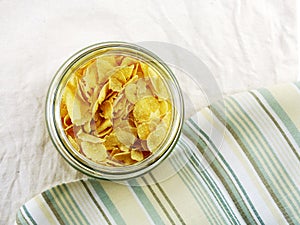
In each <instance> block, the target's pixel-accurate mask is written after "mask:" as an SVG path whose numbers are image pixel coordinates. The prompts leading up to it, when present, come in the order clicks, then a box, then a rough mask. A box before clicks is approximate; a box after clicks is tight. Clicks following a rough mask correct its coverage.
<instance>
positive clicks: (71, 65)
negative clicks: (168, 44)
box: [46, 42, 184, 180]
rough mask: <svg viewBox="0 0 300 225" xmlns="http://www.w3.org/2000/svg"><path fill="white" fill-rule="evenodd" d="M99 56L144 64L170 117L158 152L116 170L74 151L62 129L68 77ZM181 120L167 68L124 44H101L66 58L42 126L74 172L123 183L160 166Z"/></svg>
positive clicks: (145, 52) (148, 54) (181, 110)
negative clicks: (157, 80) (162, 89)
mask: <svg viewBox="0 0 300 225" xmlns="http://www.w3.org/2000/svg"><path fill="white" fill-rule="evenodd" d="M103 54H118V55H123V56H130V57H132V58H136V59H138V60H141V61H144V62H147V64H148V65H150V66H151V67H153V68H154V69H155V70H156V71H157V72H158V73H159V74H160V76H161V78H162V79H163V80H164V82H165V84H166V86H167V87H168V89H169V92H170V96H171V103H172V106H173V110H172V111H173V116H172V120H171V123H170V129H169V131H168V133H167V134H166V138H165V139H164V141H163V142H162V143H161V145H160V146H159V149H158V150H157V151H155V153H153V154H152V155H150V156H149V157H147V158H145V159H144V160H142V161H141V162H138V163H136V164H133V165H126V166H125V165H124V166H120V167H113V166H105V165H102V164H99V163H96V162H94V161H92V160H90V159H88V158H87V157H85V156H84V155H82V154H80V153H79V152H78V151H77V150H75V149H74V147H73V146H72V144H71V143H70V142H69V140H68V138H67V136H66V134H65V132H64V130H63V126H62V121H61V116H60V103H61V98H62V93H63V90H64V88H65V86H66V84H67V82H68V80H69V78H70V76H71V75H72V71H74V70H75V69H76V68H78V67H80V66H82V65H84V64H85V63H86V62H87V61H89V60H91V59H93V58H95V57H97V56H101V55H103ZM183 119H184V104H183V98H182V93H181V90H180V87H179V85H178V82H177V80H176V78H175V76H174V74H173V73H172V71H171V70H170V69H169V68H168V66H167V65H166V64H165V63H164V62H163V61H162V60H161V59H159V58H158V57H157V56H156V55H154V54H153V53H152V52H150V51H148V50H147V49H145V48H142V47H140V46H137V45H135V44H131V43H125V42H105V43H99V44H95V45H92V46H89V47H87V48H85V49H82V50H80V51H79V52H77V53H75V54H74V55H73V56H72V57H70V58H69V59H68V60H67V61H66V62H65V63H64V64H63V65H62V66H61V67H60V68H59V70H58V71H57V73H56V74H55V76H54V78H53V80H52V82H51V84H50V87H49V90H48V95H47V100H46V123H47V128H48V131H49V134H50V137H51V139H52V142H53V144H54V146H55V147H56V148H57V150H58V151H59V153H60V154H61V155H62V156H63V157H64V158H65V160H66V161H67V162H68V163H69V164H70V165H71V166H73V167H74V168H76V169H77V170H79V171H81V172H83V173H85V174H87V175H89V176H92V177H95V178H101V179H109V180H124V179H130V178H133V177H137V176H140V175H142V174H144V173H146V172H148V171H150V170H151V169H153V168H154V167H155V166H157V165H158V164H160V163H161V162H162V161H163V160H164V159H165V158H166V157H167V156H168V155H169V154H170V152H171V151H172V150H173V148H174V146H175V145H176V143H177V141H178V138H179V136H180V133H181V128H182V124H183Z"/></svg>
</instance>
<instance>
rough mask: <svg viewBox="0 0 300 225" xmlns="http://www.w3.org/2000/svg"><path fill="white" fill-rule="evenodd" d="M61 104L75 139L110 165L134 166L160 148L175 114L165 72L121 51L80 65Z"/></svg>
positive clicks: (63, 118)
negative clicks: (121, 53) (165, 81)
mask: <svg viewBox="0 0 300 225" xmlns="http://www.w3.org/2000/svg"><path fill="white" fill-rule="evenodd" d="M60 106H61V108H60V112H61V121H62V126H63V128H64V132H65V134H66V136H67V138H68V140H69V141H70V144H71V145H72V146H73V147H74V148H75V149H76V150H77V151H78V152H79V153H80V154H82V155H84V156H85V157H87V158H88V159H90V160H92V161H94V162H96V163H100V164H103V165H107V166H124V165H125V166H126V165H132V164H135V163H138V162H141V161H143V160H144V159H145V158H147V157H149V156H150V155H152V154H153V153H155V152H156V151H157V150H158V149H159V148H160V146H161V144H162V143H163V141H164V139H165V138H166V135H167V134H168V130H169V127H170V125H171V121H172V115H173V107H172V104H171V100H170V94H169V91H168V88H167V86H166V85H165V83H164V81H163V80H162V78H161V76H160V75H159V74H158V73H157V72H156V71H155V70H154V69H153V68H152V67H151V66H150V65H148V64H147V63H145V62H141V61H140V60H138V59H135V58H132V57H124V56H122V55H102V56H100V57H96V58H94V59H91V60H89V61H88V62H87V63H86V64H85V65H83V66H81V67H80V68H78V69H76V70H75V71H74V72H73V73H72V74H71V77H70V79H69V81H68V83H67V85H66V87H65V89H64V91H63V96H62V99H61V104H60Z"/></svg>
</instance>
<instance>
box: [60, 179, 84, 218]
mask: <svg viewBox="0 0 300 225" xmlns="http://www.w3.org/2000/svg"><path fill="white" fill-rule="evenodd" d="M59 188H61V191H63V192H64V193H66V194H67V195H68V196H69V198H70V199H71V202H70V201H69V200H68V199H67V198H65V199H66V201H67V202H68V203H69V205H70V206H71V207H72V209H73V211H74V212H75V211H76V217H77V218H78V220H79V221H80V224H89V222H88V220H87V218H86V216H85V215H84V214H83V212H82V211H81V209H80V207H79V205H78V204H77V202H76V201H75V199H74V197H73V196H72V194H71V192H70V190H69V188H68V186H67V185H66V184H62V185H60V186H59ZM62 188H64V189H65V191H64V190H63V189H62ZM73 205H74V206H73ZM81 218H82V219H83V220H82V219H81Z"/></svg>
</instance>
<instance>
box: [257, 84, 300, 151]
mask: <svg viewBox="0 0 300 225" xmlns="http://www.w3.org/2000/svg"><path fill="white" fill-rule="evenodd" d="M258 92H259V93H260V94H261V95H262V96H263V97H264V99H265V100H266V101H267V102H268V104H269V106H271V108H272V109H273V111H274V112H275V113H276V114H277V116H278V117H279V118H280V120H281V121H282V122H283V124H284V125H285V127H286V128H287V129H288V130H289V132H290V134H291V136H292V137H293V138H294V139H295V141H296V143H297V144H298V147H300V132H299V130H298V129H297V127H296V126H295V124H294V123H293V122H292V120H291V119H290V118H289V116H288V115H287V113H286V112H285V111H284V109H283V108H282V107H281V105H280V104H279V103H278V102H277V100H276V99H275V98H274V97H273V95H272V93H271V92H270V91H269V90H267V89H260V90H258Z"/></svg>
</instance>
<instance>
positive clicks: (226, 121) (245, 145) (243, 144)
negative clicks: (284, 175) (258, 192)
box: [210, 105, 294, 224]
mask: <svg viewBox="0 0 300 225" xmlns="http://www.w3.org/2000/svg"><path fill="white" fill-rule="evenodd" d="M210 108H211V110H212V112H213V113H214V114H215V115H216V117H217V118H218V119H219V120H220V121H221V122H222V123H223V125H224V126H226V128H227V129H228V131H229V132H230V133H231V135H232V136H233V137H234V139H235V140H236V141H237V143H238V144H239V145H240V147H241V148H242V150H243V151H244V153H245V154H246V156H247V157H248V159H249V161H250V162H251V164H252V165H253V167H254V169H255V171H256V172H257V174H258V175H259V177H260V179H261V180H262V182H263V184H264V185H265V187H266V188H267V190H268V192H269V193H270V195H271V196H272V198H273V199H274V202H275V203H276V204H277V206H278V207H279V209H280V210H281V212H282V213H283V215H284V217H285V218H286V220H287V221H288V222H289V223H290V224H294V222H293V221H291V218H290V217H289V214H288V212H287V211H286V208H285V207H284V206H283V205H282V203H281V202H280V200H279V198H278V197H277V195H276V193H275V192H274V190H273V189H272V188H271V186H272V185H269V184H268V181H267V179H266V178H265V176H266V175H264V174H263V172H262V171H261V170H260V168H261V166H260V165H258V163H257V159H256V158H253V156H252V155H251V153H250V152H249V151H248V149H251V148H250V147H249V145H248V143H247V142H245V140H243V139H241V138H240V137H239V132H238V131H237V128H236V127H235V126H234V125H233V124H232V122H231V121H230V120H229V119H228V118H227V119H224V118H223V116H222V115H221V114H220V113H219V112H218V110H217V106H216V105H213V106H211V107H210ZM227 113H228V111H227ZM248 136H249V134H248Z"/></svg>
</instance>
